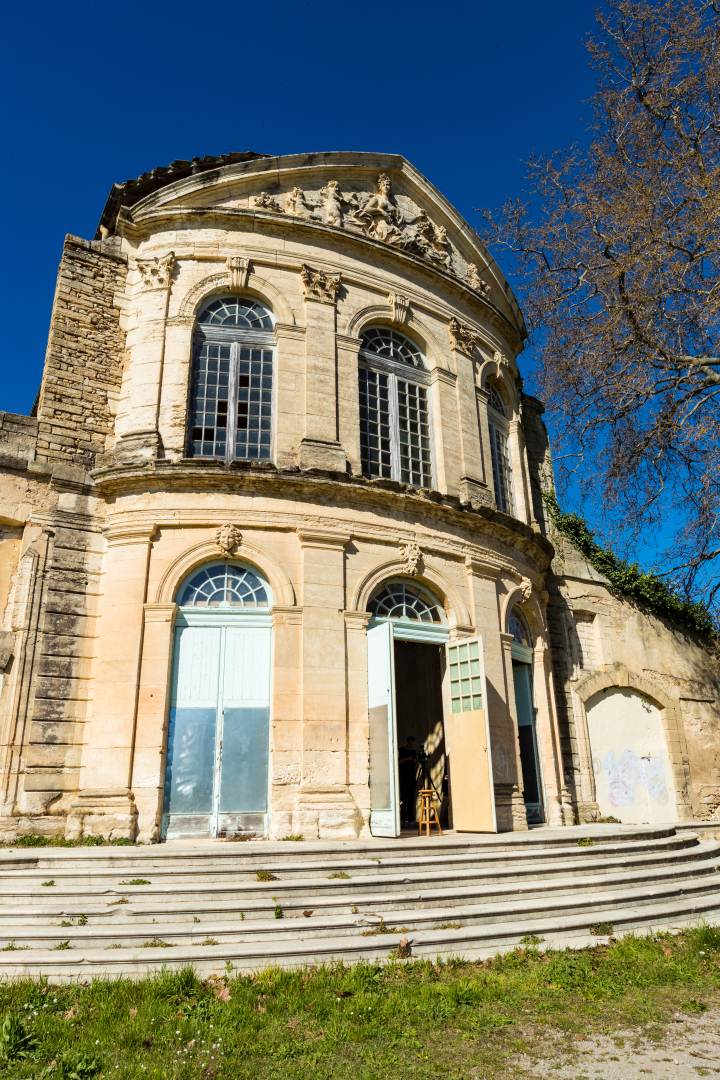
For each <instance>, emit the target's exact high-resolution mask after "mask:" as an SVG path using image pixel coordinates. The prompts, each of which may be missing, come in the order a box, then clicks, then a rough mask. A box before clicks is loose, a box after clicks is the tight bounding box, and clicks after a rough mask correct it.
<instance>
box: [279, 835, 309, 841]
mask: <svg viewBox="0 0 720 1080" xmlns="http://www.w3.org/2000/svg"><path fill="white" fill-rule="evenodd" d="M280 839H281V840H296V841H297V840H304V839H305V837H304V836H303V835H302V833H290V835H289V836H281V837H280Z"/></svg>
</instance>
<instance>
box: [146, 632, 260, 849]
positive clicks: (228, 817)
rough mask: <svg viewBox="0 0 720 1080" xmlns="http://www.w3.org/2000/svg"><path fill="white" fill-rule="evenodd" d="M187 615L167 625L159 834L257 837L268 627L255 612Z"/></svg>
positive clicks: (168, 836)
mask: <svg viewBox="0 0 720 1080" xmlns="http://www.w3.org/2000/svg"><path fill="white" fill-rule="evenodd" d="M190 620H192V616H191V615H188V616H187V619H185V620H183V621H181V622H180V624H179V625H178V626H177V628H176V630H175V643H174V655H173V676H172V691H171V699H170V717H169V721H170V722H169V731H168V743H167V758H166V767H165V784H164V791H163V836H164V837H165V838H166V839H174V838H178V839H179V838H182V837H185V838H192V837H198V838H201V837H215V836H228V837H232V836H239V835H243V834H248V833H251V834H254V835H264V834H265V832H266V826H267V810H268V759H269V744H270V649H271V633H272V631H271V629H270V626H269V625H262V623H265V622H266V620H265V619H263V618H262V617H255V618H254V619H253V618H252V617H251V616H248V617H240V618H238V617H233V616H229V617H228V616H225V617H224V619H222V620H218V621H219V622H220V621H222V623H224V625H218V623H215V624H214V625H193V624H192V621H194V620H192V621H190Z"/></svg>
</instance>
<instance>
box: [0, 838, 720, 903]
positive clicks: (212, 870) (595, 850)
mask: <svg viewBox="0 0 720 1080" xmlns="http://www.w3.org/2000/svg"><path fill="white" fill-rule="evenodd" d="M713 846H714V849H715V850H720V843H718V841H714V840H712V841H709V842H708V843H706V844H702V845H701V844H699V842H698V840H697V838H696V837H694V836H692V835H691V834H686V835H685V836H683V837H677V838H669V839H665V838H661V839H653V840H649V841H645V842H630V843H625V844H619V843H612V844H601V845H593V846H592V847H587V848H584V847H578V846H577V842H576V844H575V847H574V849H570V850H566V849H559V850H557V851H547V850H546V849H541V850H535V849H533V848H532V847H530V846H529V845H528V847H527V849H520V850H517V851H516V852H514V853H512V856H511V857H510V856H508V855H507V854H506V853H502V854H495V853H487V852H483V853H481V854H466V855H462V856H457V855H450V856H446V855H435V856H434V857H433V858H432V859H428V858H425V857H418V856H416V855H413V856H411V857H406V858H401V857H399V856H395V857H393V858H391V859H387V858H377V859H372V860H357V861H351V860H345V861H343V860H342V859H340V858H338V859H337V860H336V862H335V863H333V864H328V863H327V862H317V861H310V860H308V861H305V862H291V861H285V862H283V863H280V864H270V863H266V864H264V865H263V866H262V867H255V866H241V867H235V866H233V867H221V868H220V869H219V870H218V869H217V868H216V867H214V866H212V865H205V866H202V865H197V866H195V867H193V868H192V869H189V870H188V869H186V868H184V867H180V868H178V869H177V870H173V869H172V868H170V867H167V866H162V867H161V868H153V867H152V866H145V867H144V869H143V874H148V875H149V874H152V877H150V878H148V879H147V880H149V881H150V882H151V884H152V885H153V886H156V887H166V886H168V885H173V886H175V885H177V886H179V887H180V886H185V887H188V886H189V887H191V888H192V886H193V885H195V886H196V887H197V886H201V888H202V891H203V893H204V892H205V890H206V889H207V888H208V886H212V887H213V888H214V887H218V886H219V887H222V886H224V885H226V884H228V885H231V886H232V888H240V887H242V886H243V885H252V886H255V885H256V884H257V872H258V869H266V870H269V871H270V872H271V873H274V874H275V876H276V878H278V879H279V880H282V881H288V880H293V879H294V880H296V881H297V882H298V884H299V886H300V887H302V884H303V883H304V882H313V883H314V882H318V881H321V880H331V879H330V875H328V870H330V871H331V873H343V874H347V875H348V877H349V878H350V879H351V880H355V879H357V878H360V877H375V878H381V877H388V878H390V877H392V876H397V875H407V876H410V877H413V876H414V877H417V876H418V875H420V876H422V875H423V874H428V873H437V874H438V875H440V876H445V875H447V874H452V875H453V876H455V875H458V874H460V875H462V874H468V873H471V874H482V875H483V876H484V877H485V878H486V880H490V879H491V876H492V875H493V874H497V875H499V877H498V880H500V879H502V880H506V881H510V880H513V875H515V876H516V877H517V878H518V879H519V878H521V877H523V876H525V875H550V874H553V873H560V872H566V871H567V869H568V868H570V867H572V868H573V871H577V872H578V873H582V872H583V871H584V869H585V868H586V867H588V866H592V865H595V864H596V863H598V862H599V861H600V860H603V861H604V862H605V863H606V864H607V866H608V867H610V866H613V865H630V864H631V863H632V862H633V861H634V860H636V859H648V860H651V859H653V858H655V860H656V862H657V864H658V865H660V864H661V863H663V862H666V861H667V862H669V861H675V860H682V859H690V860H694V859H696V858H697V851H698V848H702V849H703V850H705V851H706V852H707V853H708V857H709V856H710V853H711V851H712V850H713ZM469 868H470V869H469ZM48 874H52V877H51V878H50V879H48V877H47V875H48ZM125 875H129V876H125ZM133 876H137V877H139V876H141V875H140V874H132V873H131V872H129V871H127V870H125V874H124V875H121V873H120V872H119V871H118V869H115V868H112V867H109V868H108V867H98V868H96V869H92V868H90V867H85V868H83V869H82V870H79V869H78V868H74V867H64V866H57V867H53V866H47V867H45V868H43V869H23V870H16V869H14V870H10V869H6V870H4V871H3V872H2V876H1V880H2V882H3V886H4V888H3V896H4V897H13V896H20V897H23V898H24V897H25V896H26V894H27V891H28V890H35V889H36V888H37V887H38V886H39V887H40V888H42V887H43V885H42V882H43V881H44V880H53V881H54V882H55V886H54V888H55V889H57V890H60V889H62V890H65V891H67V890H72V889H80V890H82V891H83V892H84V891H85V890H86V889H87V887H88V886H90V887H92V888H96V889H104V888H105V889H106V888H108V887H110V888H113V889H118V888H121V887H122V886H123V882H128V881H130V880H132V879H133ZM335 880H342V879H335ZM131 887H132V888H138V887H139V886H131ZM143 888H147V886H143ZM39 895H40V896H41V897H42V896H43V894H42V893H40V894H39ZM6 902H8V903H9V902H12V901H11V900H9V899H8V900H6ZM21 902H24V899H23V901H21Z"/></svg>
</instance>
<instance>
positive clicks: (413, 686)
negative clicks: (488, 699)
mask: <svg viewBox="0 0 720 1080" xmlns="http://www.w3.org/2000/svg"><path fill="white" fill-rule="evenodd" d="M444 662H445V650H444V648H443V646H442V645H430V644H425V643H423V642H418V641H398V640H397V639H396V640H395V715H396V718H397V745H398V749H399V750H402V748H403V747H404V746H405V745H406V741H407V738H408V736H409V735H412V736H413V737H414V739H415V750H416V751H419V752H420V756H422V752H423V751H424V752H425V754H427V763H426V768H427V772H426V773H425V772H422V771H421V769H420V768H418V767H415V768H413V767H410V766H405V767H403V766H401V767H400V769H399V779H400V801H401V804H402V805H401V810H400V823H401V825H402V824H403V823H404V822H406V821H413V822H414V821H416V820H417V815H418V803H419V799H418V795H417V792H418V791H419V790H420V789H421V788H423V787H425V786H426V785H427V786H430V785H428V776H429V778H430V781H431V785H432V786H434V787H435V789H436V790H437V792H438V794H439V795H440V797H441V799H442V800H443V805H442V809H441V811H440V818H441V822H442V823H443V825H445V824H447V790H446V787H447V786H446V785H445V783H444V780H445V772H446V768H447V764H446V760H445V730H444V725H443V702H442V675H443V665H444ZM443 796H445V797H443ZM439 807H440V804H439V803H437V802H436V808H438V809H439Z"/></svg>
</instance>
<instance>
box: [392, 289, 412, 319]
mask: <svg viewBox="0 0 720 1080" xmlns="http://www.w3.org/2000/svg"><path fill="white" fill-rule="evenodd" d="M388 304H389V305H390V307H391V308H392V319H393V322H396V323H399V324H400V325H401V326H402V325H403V324H404V323H406V322H407V318H408V311H409V308H410V301H409V300H408V298H407V296H403V294H402V293H390V295H389V296H388Z"/></svg>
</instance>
